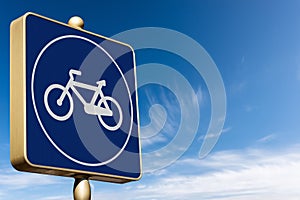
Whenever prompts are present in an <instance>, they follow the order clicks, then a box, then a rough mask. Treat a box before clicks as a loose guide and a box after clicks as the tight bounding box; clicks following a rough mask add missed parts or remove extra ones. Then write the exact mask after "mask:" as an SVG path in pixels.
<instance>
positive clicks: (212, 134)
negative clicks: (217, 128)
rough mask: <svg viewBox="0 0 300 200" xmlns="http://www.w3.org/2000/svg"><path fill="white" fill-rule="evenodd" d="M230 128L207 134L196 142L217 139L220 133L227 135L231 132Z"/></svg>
mask: <svg viewBox="0 0 300 200" xmlns="http://www.w3.org/2000/svg"><path fill="white" fill-rule="evenodd" d="M231 129H232V128H231V127H227V128H223V130H222V131H221V132H220V133H208V134H206V135H201V136H200V137H199V138H198V140H203V139H205V138H214V137H219V136H220V135H221V134H222V133H227V132H229V131H231Z"/></svg>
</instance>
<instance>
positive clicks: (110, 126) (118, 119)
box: [98, 96, 123, 131]
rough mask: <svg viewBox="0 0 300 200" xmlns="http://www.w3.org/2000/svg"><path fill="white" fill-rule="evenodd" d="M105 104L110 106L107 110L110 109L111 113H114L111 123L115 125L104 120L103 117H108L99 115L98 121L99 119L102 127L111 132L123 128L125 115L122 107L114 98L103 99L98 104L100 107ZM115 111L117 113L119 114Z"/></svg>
mask: <svg viewBox="0 0 300 200" xmlns="http://www.w3.org/2000/svg"><path fill="white" fill-rule="evenodd" d="M104 102H106V103H107V105H108V106H109V108H107V109H110V110H111V111H113V115H112V118H113V119H111V120H109V121H110V122H111V121H113V123H107V122H106V121H108V120H103V117H107V116H102V115H98V119H99V121H100V123H101V124H102V126H104V128H106V129H107V130H110V131H115V130H117V129H119V128H120V127H121V125H122V121H123V114H122V109H121V106H120V105H119V103H118V102H117V101H116V100H115V99H114V98H112V97H109V96H105V97H102V98H101V99H100V100H99V102H98V106H100V107H102V104H104ZM104 107H105V106H104ZM113 108H116V109H113ZM114 111H117V113H116V112H114ZM110 118H111V117H110ZM114 124H115V125H114Z"/></svg>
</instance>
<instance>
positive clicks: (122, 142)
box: [10, 13, 141, 183]
mask: <svg viewBox="0 0 300 200" xmlns="http://www.w3.org/2000/svg"><path fill="white" fill-rule="evenodd" d="M135 73H136V72H135V60H134V51H133V49H132V48H131V47H130V46H129V45H127V44H124V43H121V42H118V41H114V40H112V39H109V38H106V37H103V36H100V35H96V34H94V33H91V32H88V31H85V30H83V29H81V28H78V27H72V26H70V25H67V24H63V23H60V22H57V21H54V20H51V19H48V18H45V17H42V16H40V15H37V14H34V13H27V14H25V15H24V16H22V17H20V18H18V19H16V20H15V21H13V22H12V24H11V72H10V74H11V75H10V76H11V78H10V80H11V83H10V84H11V86H10V87H11V88H10V90H11V93H10V94H11V96H10V100H11V104H10V106H11V108H10V110H11V111H10V113H11V116H10V117H11V119H10V123H11V162H12V165H13V166H14V167H15V168H16V169H18V170H21V171H29V172H37V173H45V174H53V175H61V176H70V177H75V176H79V175H80V176H84V177H88V178H89V179H93V180H102V181H109V182H120V183H122V182H128V181H132V180H138V179H139V178H140V177H141V151H140V142H139V125H138V124H139V123H138V120H139V117H138V102H137V93H136V89H137V85H136V76H135V75H136V74H135Z"/></svg>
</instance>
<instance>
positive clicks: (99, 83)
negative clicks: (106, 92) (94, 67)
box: [96, 80, 106, 86]
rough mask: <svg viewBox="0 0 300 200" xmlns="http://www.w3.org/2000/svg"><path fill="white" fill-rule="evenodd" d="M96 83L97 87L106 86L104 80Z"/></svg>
mask: <svg viewBox="0 0 300 200" xmlns="http://www.w3.org/2000/svg"><path fill="white" fill-rule="evenodd" d="M96 83H97V85H100V86H106V81H105V80H101V81H97V82H96Z"/></svg>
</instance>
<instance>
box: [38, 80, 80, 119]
mask: <svg viewBox="0 0 300 200" xmlns="http://www.w3.org/2000/svg"><path fill="white" fill-rule="evenodd" d="M55 89H58V90H62V91H61V93H62V92H63V91H64V90H65V87H64V86H62V85H59V84H52V85H50V86H49V87H48V88H47V89H46V91H45V94H44V104H45V107H46V110H47V111H48V113H49V114H50V115H51V117H53V118H54V119H56V120H58V121H65V120H67V119H69V118H70V117H71V115H72V113H73V109H74V103H73V99H72V96H71V94H70V92H69V91H67V92H66V96H67V97H68V98H67V99H68V100H69V104H70V106H69V107H70V108H69V111H68V112H67V113H66V114H65V115H58V114H56V113H55V112H53V111H52V110H51V108H50V106H49V102H48V100H49V98H48V97H49V94H50V92H51V91H53V90H55ZM65 99H66V98H64V99H63V101H64V100H65ZM57 100H58V99H57ZM55 104H56V105H58V106H62V105H59V104H58V103H57V101H56V103H55Z"/></svg>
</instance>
